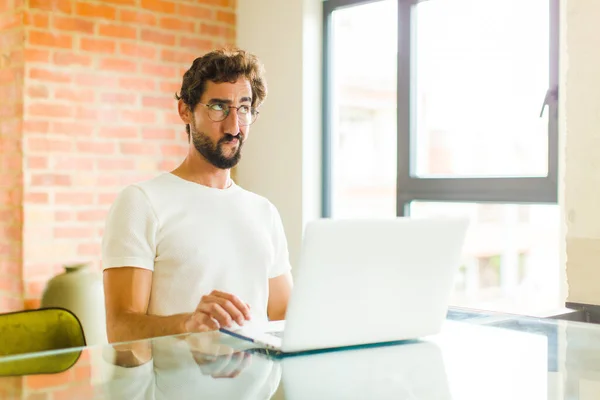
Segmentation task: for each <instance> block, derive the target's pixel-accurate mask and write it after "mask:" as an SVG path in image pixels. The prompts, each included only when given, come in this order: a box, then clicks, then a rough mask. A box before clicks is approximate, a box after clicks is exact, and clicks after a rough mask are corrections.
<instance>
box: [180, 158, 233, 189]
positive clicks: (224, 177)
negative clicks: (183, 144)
mask: <svg viewBox="0 0 600 400" xmlns="http://www.w3.org/2000/svg"><path fill="white" fill-rule="evenodd" d="M171 173H172V174H174V175H176V176H178V177H180V178H182V179H185V180H187V181H191V182H194V183H198V184H200V185H203V186H208V187H211V188H215V189H227V188H228V187H229V186H231V184H232V183H233V181H232V180H231V178H230V176H231V175H230V171H229V170H228V169H220V168H216V167H215V166H214V165H212V164H210V163H209V162H208V161H206V160H204V159H203V158H201V157H194V158H192V157H190V156H189V155H188V157H186V159H185V160H183V163H181V165H180V166H179V167H177V168H176V169H174V170H173V171H172V172H171Z"/></svg>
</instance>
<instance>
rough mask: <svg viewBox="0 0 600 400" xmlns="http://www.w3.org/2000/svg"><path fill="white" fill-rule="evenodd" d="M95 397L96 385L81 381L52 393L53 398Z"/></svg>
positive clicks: (58, 399)
mask: <svg viewBox="0 0 600 400" xmlns="http://www.w3.org/2000/svg"><path fill="white" fill-rule="evenodd" d="M94 397H95V394H94V387H93V386H92V385H91V383H89V382H80V383H79V384H77V385H73V386H69V387H66V388H61V389H60V390H57V391H56V392H54V393H52V399H53V400H72V399H92V398H94Z"/></svg>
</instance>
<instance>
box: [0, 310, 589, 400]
mask: <svg viewBox="0 0 600 400" xmlns="http://www.w3.org/2000/svg"><path fill="white" fill-rule="evenodd" d="M357 323H359V322H358V321H357ZM249 345H250V344H249V343H246V342H242V341H239V340H237V339H235V338H233V337H230V336H225V335H222V334H219V333H206V334H192V335H180V336H171V337H162V338H155V339H151V340H143V341H137V342H131V343H122V344H117V345H99V346H90V347H86V348H79V349H71V350H63V351H54V352H46V353H36V354H28V355H21V356H16V357H4V358H0V398H2V399H29V400H31V399H35V400H42V399H46V400H57V399H127V400H133V399H177V400H183V399H200V398H202V399H281V400H284V399H285V400H294V399H448V400H450V399H452V400H456V399H527V400H533V399H598V398H600V326H599V325H593V324H586V323H581V322H573V321H560V320H552V319H540V318H530V317H521V316H515V315H505V314H498V313H488V312H478V311H471V310H450V312H449V313H448V319H447V320H446V322H445V324H444V327H443V329H442V332H441V333H440V334H438V335H434V336H430V337H427V338H423V339H422V340H419V341H411V342H406V343H403V344H396V345H387V346H376V347H369V348H359V349H353V350H344V351H328V352H322V353H316V354H310V355H302V356H294V357H286V358H272V357H269V356H265V355H263V354H261V353H259V352H255V351H253V350H252V349H251V348H250V347H249Z"/></svg>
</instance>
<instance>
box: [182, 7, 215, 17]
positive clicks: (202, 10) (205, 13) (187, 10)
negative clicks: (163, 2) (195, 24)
mask: <svg viewBox="0 0 600 400" xmlns="http://www.w3.org/2000/svg"><path fill="white" fill-rule="evenodd" d="M177 15H185V16H186V17H192V18H197V19H207V20H211V19H213V18H214V11H213V10H212V9H211V8H208V7H202V6H196V5H190V4H184V3H178V4H177Z"/></svg>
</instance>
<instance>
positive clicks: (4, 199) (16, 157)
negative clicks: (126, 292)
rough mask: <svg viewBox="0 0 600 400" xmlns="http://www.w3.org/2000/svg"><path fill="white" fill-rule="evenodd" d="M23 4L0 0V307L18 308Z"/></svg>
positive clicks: (21, 199) (20, 227)
mask: <svg viewBox="0 0 600 400" xmlns="http://www.w3.org/2000/svg"><path fill="white" fill-rule="evenodd" d="M22 13H23V6H22V4H21V2H20V1H17V0H2V1H0V310H2V311H13V310H18V309H20V308H22V306H23V294H22V279H21V276H22V275H21V263H22V242H21V232H22V221H23V219H22V218H23V206H22V205H23V185H22V180H23V168H22V162H21V161H22V151H21V126H22V122H23V68H24V66H23V34H24V29H23V24H22V22H21V20H22Z"/></svg>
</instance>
